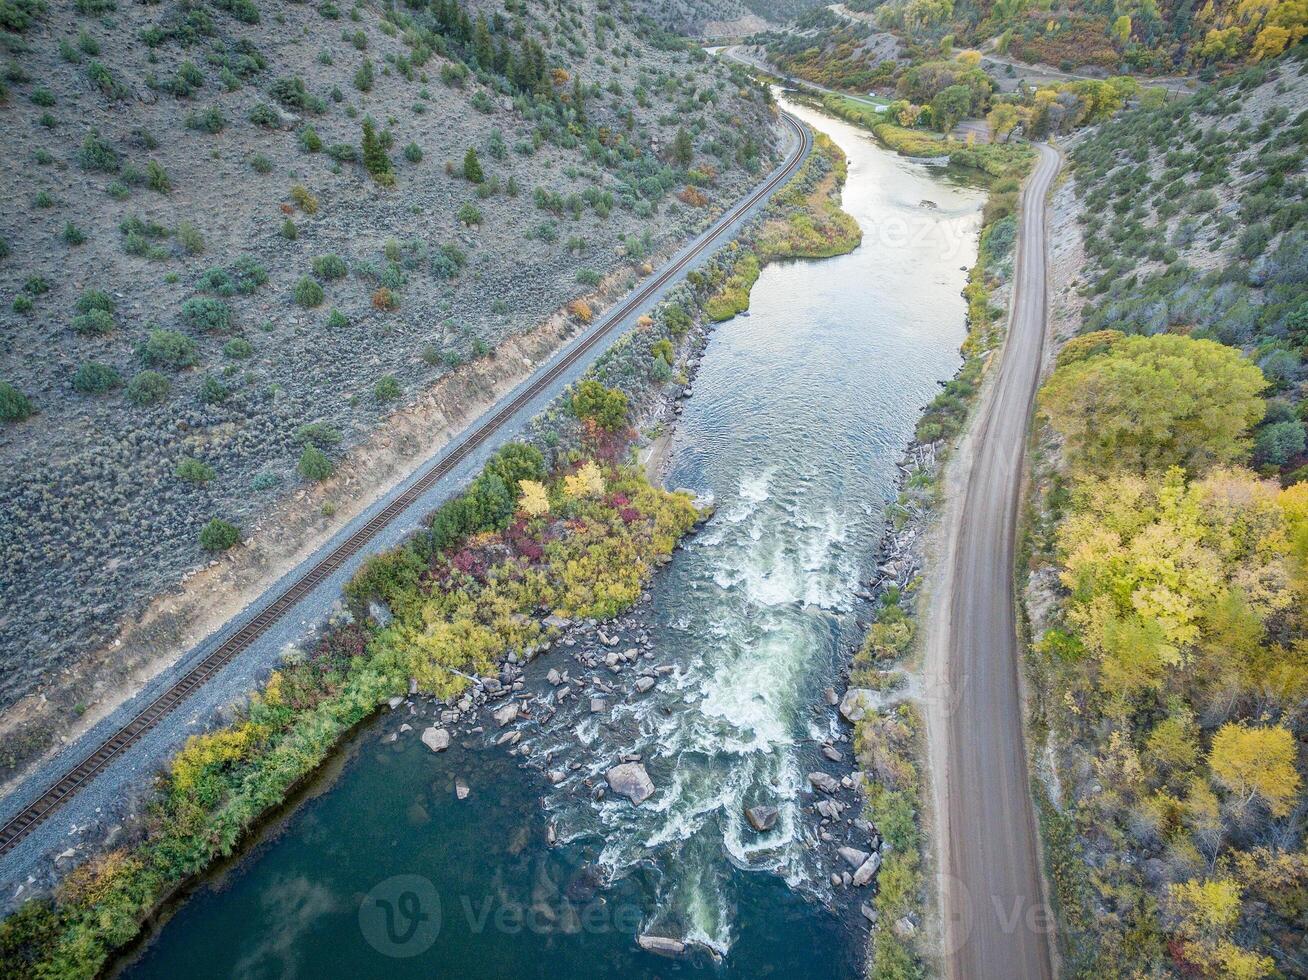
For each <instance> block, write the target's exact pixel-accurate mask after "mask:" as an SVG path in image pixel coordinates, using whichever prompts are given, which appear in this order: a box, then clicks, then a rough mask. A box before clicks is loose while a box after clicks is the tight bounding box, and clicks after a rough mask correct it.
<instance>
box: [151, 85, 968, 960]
mask: <svg viewBox="0 0 1308 980" xmlns="http://www.w3.org/2000/svg"><path fill="white" fill-rule="evenodd" d="M790 108H792V111H794V112H795V113H796V114H797V115H799V116H801V117H803V118H804V119H806V120H807V121H808V122H810V123H812V124H813V125H815V126H816V127H817V128H820V129H822V130H824V131H825V132H827V133H828V134H829V135H831V136H832V137H833V138H834V139H835V140H836V142H837V143H838V144H839V145H840V146H841V147H842V148H843V149H844V150H845V151H846V153H847V154H848V156H849V157H850V160H851V163H850V168H849V182H848V184H847V186H846V188H845V194H844V207H845V209H846V210H847V211H849V212H850V213H851V214H852V215H853V216H854V217H855V218H856V219H857V220H858V222H859V224H860V225H861V226H862V227H863V229H864V243H863V245H862V246H861V247H860V248H859V249H858V250H857V251H856V252H854V253H853V254H851V255H848V256H842V257H838V258H835V259H828V260H824V261H821V262H793V263H786V264H782V265H774V266H771V267H769V268H768V269H766V270H765V271H764V272H763V275H762V277H761V278H760V279H759V282H758V284H757V285H756V286H755V287H754V293H753V302H752V313H751V315H750V316H748V317H740V318H737V319H736V320H734V321H732V322H730V323H727V324H724V325H722V326H721V327H719V328H718V330H717V331H716V332H715V333H714V334H713V337H712V340H711V342H710V344H709V347H708V350H707V352H706V354H705V357H704V361H703V365H702V367H701V368H700V372H699V375H698V378H697V380H696V382H695V391H694V396H693V398H691V400H690V401H689V402H688V403H687V406H686V411H685V414H684V416H683V420H682V423H681V426H680V428H679V429H678V432H677V434H676V437H675V439H674V441H673V472H672V475H671V478H670V480H669V484H670V485H672V486H687V487H692V488H695V489H697V490H700V491H706V492H711V493H712V494H713V495H714V497H715V498H716V500H717V503H718V511H717V514H716V515H715V517H714V518H713V520H712V521H711V522H710V523H709V525H708V526H707V527H706V528H705V529H704V530H703V531H702V532H701V533H700V534H699V535H698V536H697V537H696V538H694V539H693V540H692V541H690V542H689V544H688V547H686V548H684V549H682V550H681V551H679V552H678V553H677V557H676V559H675V560H674V561H673V563H672V564H671V565H670V566H669V567H668V568H667V569H666V570H665V571H664V572H663V573H661V575H660V577H659V580H658V582H657V585H656V588H655V590H654V593H655V594H654V602H653V608H654V611H655V619H656V627H655V629H654V631H653V640H654V651H655V657H656V662H657V663H660V664H666V665H672V666H673V667H674V668H675V671H674V672H673V673H672V674H670V675H669V676H667V677H665V678H664V679H663V680H662V681H661V682H660V683H659V686H658V687H657V688H656V689H655V690H654V691H653V692H651V693H650V694H649V695H646V696H645V697H642V698H632V699H630V700H628V701H624V702H622V703H619V704H617V705H616V706H615V707H614V708H613V710H612V713H611V714H608V713H606V714H603V715H595V716H591V715H589V714H578V715H577V717H576V719H575V720H574V721H571V722H569V723H567V724H564V725H556V726H554V727H552V728H551V729H550V730H549V731H548V732H547V733H544V734H541V733H537V734H536V735H534V736H531V737H530V740H534V743H535V744H533V745H532V748H533V755H534V757H536V758H540V757H541V756H542V754H544V753H551V752H552V753H553V758H555V759H558V760H569V759H575V760H576V761H578V762H580V763H581V769H580V770H579V771H578V772H577V773H576V774H573V775H570V776H569V778H568V781H566V782H565V783H563V784H562V785H560V786H556V787H555V786H550V785H549V784H548V783H547V782H546V780H545V778H544V777H543V775H542V774H540V773H539V772H538V771H536V770H534V769H529V768H523V767H522V766H521V765H520V761H521V760H520V759H519V758H516V757H511V756H509V755H508V754H507V753H506V752H505V751H504V750H503V749H487V748H483V747H479V746H478V747H472V748H465V747H463V746H461V745H458V744H456V745H455V746H454V747H452V748H451V750H450V751H449V752H447V753H444V754H443V755H440V756H434V755H432V754H431V753H430V752H429V751H428V750H427V749H426V748H424V747H423V746H422V745H421V744H420V743H419V742H418V741H417V740H416V738H414V737H412V735H411V736H409V737H407V738H402V739H401V740H400V741H399V742H398V743H396V744H394V745H387V744H381V743H380V742H379V740H378V737H377V736H378V734H379V731H377V730H371V731H365V732H363V733H362V734H361V735H360V737H359V738H358V739H357V740H356V743H355V745H354V747H353V748H354V752H353V754H352V755H351V757H350V759H349V761H348V762H347V763H346V766H345V771H344V773H343V774H342V776H341V778H340V780H339V781H338V783H337V784H336V785H335V786H334V787H333V788H332V789H331V790H330V791H329V792H327V793H325V794H323V795H322V796H320V797H318V798H316V799H314V800H312V801H310V802H309V803H307V804H305V805H304V806H303V807H302V808H300V809H299V810H298V811H297V812H296V813H295V814H294V816H293V817H291V819H290V820H289V822H288V824H287V826H286V827H285V829H284V831H283V832H282V833H280V834H278V835H277V836H276V837H275V838H273V839H271V840H270V841H268V842H267V843H265V844H263V845H261V846H260V847H259V848H257V849H256V850H255V852H254V853H253V854H252V855H251V856H250V858H248V859H247V860H246V861H244V862H243V863H241V864H240V865H239V866H238V867H236V868H234V869H232V870H230V871H228V872H227V873H226V874H224V875H223V876H221V877H220V878H219V879H218V880H217V881H216V882H214V883H213V884H211V885H208V886H206V887H204V888H203V889H201V890H200V891H199V892H198V893H197V894H196V895H195V896H194V897H193V898H192V899H191V900H190V901H189V902H188V903H186V904H185V905H184V906H183V907H182V908H181V910H180V911H179V912H178V913H177V914H176V916H175V917H174V918H173V919H172V920H171V921H170V922H169V923H168V924H167V925H166V926H165V927H164V929H163V930H162V931H161V933H160V935H159V936H158V937H157V939H156V940H155V941H154V942H153V943H152V944H151V945H150V946H149V948H147V949H146V950H145V952H144V953H143V954H142V955H141V956H140V957H139V959H138V960H137V961H136V962H134V963H133V964H131V965H129V966H128V967H127V969H126V973H127V975H128V976H131V977H134V978H147V977H150V978H154V977H158V978H174V977H179V976H187V977H233V976H234V977H270V978H271V977H294V976H304V977H394V978H404V977H461V978H492V977H507V976H513V977H567V978H574V977H576V978H585V977H592V976H593V977H600V976H604V977H612V976H614V975H622V976H625V977H665V976H674V975H691V974H715V975H717V974H721V975H727V976H740V977H760V976H777V977H787V978H794V977H833V976H834V977H855V976H860V975H861V974H862V967H861V964H862V957H863V950H864V948H865V943H866V932H865V930H864V928H863V923H862V921H861V919H860V918H859V916H858V914H857V911H856V906H854V905H851V903H849V902H848V901H847V900H841V898H840V896H833V895H832V894H831V889H830V886H829V884H828V883H827V878H828V874H829V872H830V870H831V868H832V864H831V859H830V853H829V849H818V848H815V847H813V846H812V845H811V843H808V841H810V840H811V837H812V833H813V830H812V824H813V819H812V816H811V812H810V811H806V810H801V804H803V803H805V802H806V801H807V798H806V795H805V794H804V793H803V783H804V776H805V774H806V773H807V772H808V771H810V770H811V769H814V768H819V767H820V764H819V761H818V755H817V747H818V745H819V744H820V743H821V741H822V740H823V739H827V738H831V737H834V736H838V735H839V734H840V728H839V726H838V725H837V723H836V719H835V717H834V715H833V712H832V711H831V710H830V709H829V708H827V707H826V705H825V702H824V701H823V699H822V691H823V689H824V688H825V687H826V686H828V685H829V684H831V683H832V681H833V678H834V677H835V676H836V674H837V672H838V671H839V669H840V666H841V663H842V659H843V657H845V656H846V655H847V651H848V649H849V648H850V647H851V646H852V645H853V644H855V643H856V641H857V630H856V627H855V624H854V612H855V607H856V606H857V604H858V600H857V599H856V597H855V595H854V592H855V590H856V589H857V588H858V583H859V581H860V578H863V577H865V576H866V574H867V572H868V570H869V566H870V561H871V555H872V552H873V549H874V547H875V544H876V542H877V540H878V539H879V537H880V534H881V530H882V516H881V514H882V509H883V507H884V505H885V503H886V502H887V501H888V500H889V499H890V498H891V497H892V496H893V493H894V484H895V476H896V469H895V462H896V460H897V459H898V457H899V454H900V452H901V450H902V447H903V445H904V444H905V442H906V441H907V440H908V439H909V437H910V435H911V433H912V429H913V424H914V422H915V420H916V418H917V415H918V413H919V412H920V410H921V408H922V407H923V406H924V405H925V404H926V403H927V402H928V401H929V400H930V399H931V398H932V397H933V395H934V394H935V392H936V390H937V383H938V381H940V380H942V379H945V378H947V377H949V376H950V375H952V373H953V372H954V371H955V370H956V368H957V367H958V364H959V356H958V346H959V344H960V343H961V342H962V340H963V334H964V320H963V316H964V303H963V300H962V298H961V296H960V295H959V291H960V290H961V289H962V287H963V284H964V280H965V273H964V272H963V271H962V267H965V266H969V265H970V264H971V263H972V261H973V260H974V259H975V254H976V233H977V229H978V226H979V218H980V215H979V211H980V207H981V204H982V200H983V196H982V192H981V191H980V190H979V189H977V188H975V187H969V186H967V185H965V184H964V183H962V182H960V181H958V180H957V179H954V178H952V177H951V176H950V175H949V174H946V173H943V172H941V171H939V170H933V169H932V168H928V167H924V166H921V165H918V164H912V163H908V162H906V161H904V160H901V159H899V158H897V157H895V156H893V155H892V154H890V153H888V152H886V151H884V150H881V149H879V148H878V147H876V146H875V145H874V144H873V143H872V142H871V140H870V138H869V137H867V136H866V135H865V134H863V133H861V132H860V131H858V130H856V129H854V128H853V127H850V126H847V125H845V124H843V123H841V122H839V121H836V120H833V119H831V118H829V117H826V116H823V115H820V114H818V113H816V112H814V111H811V110H807V109H804V108H802V107H790ZM555 656H557V657H558V660H557V661H556V663H557V665H558V666H559V667H560V669H562V667H564V666H568V665H569V664H568V663H567V662H564V658H563V655H562V654H561V653H557V654H551V655H549V656H547V657H546V658H544V661H545V662H544V666H545V667H547V666H549V665H550V657H555ZM542 669H543V668H542ZM575 672H576V671H575V669H574V673H575ZM628 683H629V680H628ZM427 723H429V722H424V723H423V724H427ZM413 734H416V732H415V733H413ZM628 752H636V753H641V754H642V756H643V758H644V761H645V763H646V765H647V767H648V769H649V771H650V774H651V776H652V777H653V779H654V782H655V784H656V786H657V787H658V790H657V792H656V794H655V796H654V797H653V799H651V800H650V801H649V802H647V803H646V804H645V805H644V806H642V807H640V808H639V809H636V808H633V807H631V806H630V805H629V804H627V803H626V802H625V801H615V800H608V801H605V802H599V803H596V802H594V801H593V800H592V799H591V798H590V797H589V795H587V794H585V793H583V792H575V791H573V790H574V789H575V784H576V782H577V781H578V780H580V779H582V778H584V777H586V776H587V775H593V774H597V773H600V772H602V771H603V769H604V768H605V767H607V766H608V765H612V764H613V762H614V760H615V759H616V757H617V756H619V755H621V754H623V753H628ZM828 768H829V767H828ZM456 776H462V777H463V778H464V779H465V780H466V781H467V783H468V784H469V786H470V787H471V790H472V792H471V795H470V796H469V798H468V799H466V800H463V801H458V800H456V798H455V795H454V792H453V787H454V780H455V778H456ZM754 802H772V803H776V804H779V805H780V806H781V808H782V813H781V817H780V819H779V821H778V825H777V827H776V828H775V829H774V830H773V831H772V832H771V833H769V834H767V835H763V836H758V835H754V834H753V833H752V832H751V831H749V829H748V828H747V827H746V826H745V824H744V821H743V817H742V808H743V806H744V805H746V804H751V803H754ZM549 823H552V824H553V825H554V826H555V827H556V828H557V829H558V834H559V838H560V840H559V843H558V845H557V846H555V847H548V846H547V845H546V840H545V828H546V826H547V824H549ZM860 897H866V896H860ZM361 906H362V907H364V908H365V909H366V910H367V912H366V914H365V915H363V916H361V915H360V909H361ZM639 932H652V933H655V934H658V935H664V936H677V937H681V938H683V939H686V940H688V941H692V942H694V943H695V944H696V946H695V949H696V952H695V954H694V955H692V956H691V957H689V958H685V959H678V960H670V959H665V958H662V957H658V956H655V955H653V954H650V953H646V952H644V951H641V950H639V949H637V948H636V947H635V944H634V936H635V935H636V934H637V933H639Z"/></svg>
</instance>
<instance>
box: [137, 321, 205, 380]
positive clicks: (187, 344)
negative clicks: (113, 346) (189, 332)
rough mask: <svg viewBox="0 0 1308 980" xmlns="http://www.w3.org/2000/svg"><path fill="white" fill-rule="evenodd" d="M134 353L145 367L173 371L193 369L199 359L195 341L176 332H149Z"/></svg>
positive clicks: (157, 330) (158, 330)
mask: <svg viewBox="0 0 1308 980" xmlns="http://www.w3.org/2000/svg"><path fill="white" fill-rule="evenodd" d="M136 353H137V356H138V357H140V359H141V362H142V363H143V364H145V366H146V367H151V368H158V367H162V368H169V369H171V370H173V371H180V370H181V369H182V368H188V367H194V366H195V365H196V364H198V363H199V359H200V358H199V354H198V352H197V350H196V346H195V341H194V340H192V339H191V338H190V337H188V336H186V334H184V333H179V332H178V331H176V330H164V329H156V330H151V331H150V334H149V336H148V337H147V338H146V339H145V342H144V343H143V344H141V346H140V347H138V348H137V350H136Z"/></svg>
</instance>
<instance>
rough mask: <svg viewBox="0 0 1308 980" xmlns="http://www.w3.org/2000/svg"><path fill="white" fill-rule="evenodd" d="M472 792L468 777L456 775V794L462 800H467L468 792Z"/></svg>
mask: <svg viewBox="0 0 1308 980" xmlns="http://www.w3.org/2000/svg"><path fill="white" fill-rule="evenodd" d="M471 792H472V790H470V789H469V788H468V781H467V780H466V779H464V778H463V777H462V776H456V777H455V778H454V795H455V796H457V797H458V798H459V799H461V800H466V799H467V798H468V794H469V793H471Z"/></svg>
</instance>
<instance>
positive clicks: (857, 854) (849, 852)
mask: <svg viewBox="0 0 1308 980" xmlns="http://www.w3.org/2000/svg"><path fill="white" fill-rule="evenodd" d="M837 851H838V853H839V854H840V856H841V857H842V858H844V859H845V861H846V862H847V863H848V864H849V866H850V867H851V868H859V867H861V866H862V865H863V862H864V861H866V860H867V859H868V853H867V851H860V850H859V849H858V848H857V847H841V848H838V849H837Z"/></svg>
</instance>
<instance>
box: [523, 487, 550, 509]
mask: <svg viewBox="0 0 1308 980" xmlns="http://www.w3.org/2000/svg"><path fill="white" fill-rule="evenodd" d="M518 489H519V490H520V491H522V493H521V496H519V497H518V506H519V507H521V508H522V512H523V513H524V514H526V515H527V516H528V517H543V516H544V515H546V514H548V513H549V512H550V495H549V492H548V491H546V489H545V485H544V484H543V483H538V482H537V481H536V480H521V481H519V482H518Z"/></svg>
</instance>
